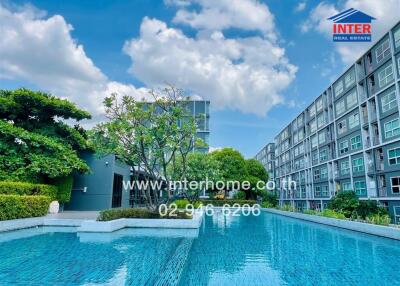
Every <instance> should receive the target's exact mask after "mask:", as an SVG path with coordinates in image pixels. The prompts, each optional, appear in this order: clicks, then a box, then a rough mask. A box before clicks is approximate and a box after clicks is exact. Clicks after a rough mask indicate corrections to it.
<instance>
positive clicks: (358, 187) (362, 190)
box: [354, 181, 367, 196]
mask: <svg viewBox="0 0 400 286" xmlns="http://www.w3.org/2000/svg"><path fill="white" fill-rule="evenodd" d="M354 191H355V192H356V194H357V195H358V196H365V195H367V187H366V185H365V181H355V182H354Z"/></svg>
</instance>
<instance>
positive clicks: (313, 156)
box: [312, 152, 318, 165]
mask: <svg viewBox="0 0 400 286" xmlns="http://www.w3.org/2000/svg"><path fill="white" fill-rule="evenodd" d="M312 163H313V165H315V164H318V153H317V152H315V153H313V154H312Z"/></svg>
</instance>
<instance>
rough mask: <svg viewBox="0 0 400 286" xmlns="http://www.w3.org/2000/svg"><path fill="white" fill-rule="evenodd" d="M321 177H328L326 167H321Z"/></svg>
mask: <svg viewBox="0 0 400 286" xmlns="http://www.w3.org/2000/svg"><path fill="white" fill-rule="evenodd" d="M321 179H328V169H327V168H322V169H321Z"/></svg>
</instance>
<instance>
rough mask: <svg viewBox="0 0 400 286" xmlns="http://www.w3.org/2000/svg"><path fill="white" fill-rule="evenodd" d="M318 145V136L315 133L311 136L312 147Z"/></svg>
mask: <svg viewBox="0 0 400 286" xmlns="http://www.w3.org/2000/svg"><path fill="white" fill-rule="evenodd" d="M317 146H318V137H317V136H316V135H314V136H313V137H312V138H311V148H315V147H317Z"/></svg>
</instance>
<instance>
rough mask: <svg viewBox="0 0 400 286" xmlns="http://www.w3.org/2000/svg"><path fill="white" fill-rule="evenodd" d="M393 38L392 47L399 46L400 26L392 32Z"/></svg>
mask: <svg viewBox="0 0 400 286" xmlns="http://www.w3.org/2000/svg"><path fill="white" fill-rule="evenodd" d="M393 38H394V47H395V48H396V49H397V48H400V28H398V29H397V30H396V31H395V32H394V33H393Z"/></svg>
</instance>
